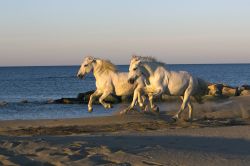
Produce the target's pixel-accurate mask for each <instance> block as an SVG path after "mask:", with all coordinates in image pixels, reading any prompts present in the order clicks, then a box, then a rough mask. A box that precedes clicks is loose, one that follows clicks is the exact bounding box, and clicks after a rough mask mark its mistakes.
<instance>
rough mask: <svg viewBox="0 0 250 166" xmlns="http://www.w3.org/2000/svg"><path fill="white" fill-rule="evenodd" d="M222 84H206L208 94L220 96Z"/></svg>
mask: <svg viewBox="0 0 250 166" xmlns="http://www.w3.org/2000/svg"><path fill="white" fill-rule="evenodd" d="M222 89H223V84H210V85H209V86H208V93H207V94H208V95H211V96H222Z"/></svg>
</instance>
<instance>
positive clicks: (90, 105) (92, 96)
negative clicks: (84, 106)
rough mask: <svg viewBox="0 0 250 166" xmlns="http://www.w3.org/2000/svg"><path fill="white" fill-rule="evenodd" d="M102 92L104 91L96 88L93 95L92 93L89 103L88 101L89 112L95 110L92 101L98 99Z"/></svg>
mask: <svg viewBox="0 0 250 166" xmlns="http://www.w3.org/2000/svg"><path fill="white" fill-rule="evenodd" d="M101 94H102V93H101V92H100V91H98V90H96V91H95V92H94V93H93V94H92V95H90V98H89V103H88V112H92V111H93V107H92V105H93V104H92V103H93V101H94V100H95V99H96V97H98V96H100V95H101Z"/></svg>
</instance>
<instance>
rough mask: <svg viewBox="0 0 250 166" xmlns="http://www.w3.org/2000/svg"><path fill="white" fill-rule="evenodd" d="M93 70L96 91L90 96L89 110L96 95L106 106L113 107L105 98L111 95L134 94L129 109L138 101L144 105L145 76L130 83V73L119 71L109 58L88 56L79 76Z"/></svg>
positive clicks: (91, 109)
mask: <svg viewBox="0 0 250 166" xmlns="http://www.w3.org/2000/svg"><path fill="white" fill-rule="evenodd" d="M90 72H93V74H94V77H95V79H96V91H95V92H94V93H93V94H92V95H91V96H90V99H89V103H88V111H89V112H92V111H93V108H92V103H93V100H94V99H95V98H96V97H99V96H100V98H99V102H100V103H101V104H102V105H103V106H104V107H105V108H106V109H108V108H111V107H112V106H111V104H109V103H106V102H105V101H104V99H105V98H106V97H107V96H108V95H110V94H115V95H117V96H124V95H132V94H134V95H133V101H132V103H131V105H130V106H129V107H128V108H127V110H130V109H132V108H133V107H134V106H135V104H136V102H137V101H138V103H139V105H140V106H143V101H142V99H141V96H140V95H141V93H140V91H141V90H142V87H144V86H145V85H144V82H143V80H144V79H143V78H142V79H137V81H136V82H135V83H133V84H130V83H128V73H123V72H118V71H117V69H116V67H115V65H113V64H112V63H111V62H110V61H108V60H102V59H99V58H94V57H91V56H88V57H86V58H85V59H84V61H83V63H82V65H81V67H80V69H79V71H78V74H77V77H79V78H82V79H83V78H84V76H85V75H86V74H88V73H90Z"/></svg>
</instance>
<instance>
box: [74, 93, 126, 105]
mask: <svg viewBox="0 0 250 166" xmlns="http://www.w3.org/2000/svg"><path fill="white" fill-rule="evenodd" d="M94 92H95V91H88V92H84V93H79V94H78V96H77V100H79V101H81V102H82V103H88V102H89V98H90V96H91V95H92V94H93V93H94ZM98 98H99V97H98ZM98 98H96V99H95V100H94V102H93V103H94V104H99V101H98ZM121 101H122V98H121V97H119V96H116V95H109V96H107V98H106V99H105V102H108V103H112V104H116V103H120V102H121Z"/></svg>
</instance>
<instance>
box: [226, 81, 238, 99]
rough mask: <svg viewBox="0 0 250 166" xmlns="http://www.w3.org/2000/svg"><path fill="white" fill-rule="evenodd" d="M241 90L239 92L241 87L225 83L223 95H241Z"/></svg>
mask: <svg viewBox="0 0 250 166" xmlns="http://www.w3.org/2000/svg"><path fill="white" fill-rule="evenodd" d="M239 94H240V92H239V88H238V87H232V86H228V85H225V84H223V88H222V95H224V96H239Z"/></svg>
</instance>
